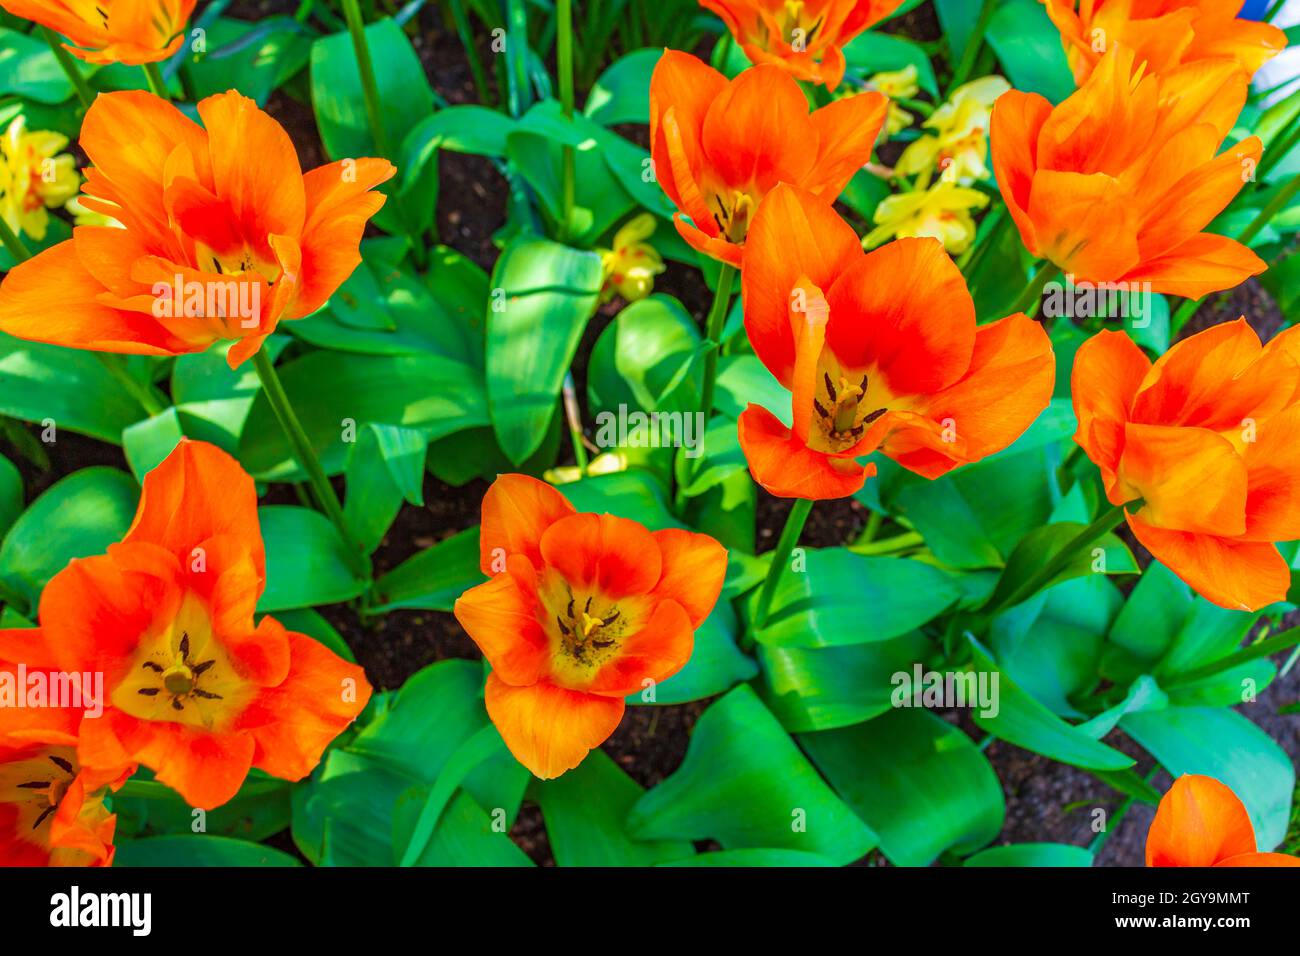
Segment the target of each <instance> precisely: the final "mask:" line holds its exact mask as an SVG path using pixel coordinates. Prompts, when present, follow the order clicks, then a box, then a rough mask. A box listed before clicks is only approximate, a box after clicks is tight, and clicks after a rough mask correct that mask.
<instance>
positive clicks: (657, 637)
mask: <svg viewBox="0 0 1300 956" xmlns="http://www.w3.org/2000/svg"><path fill="white" fill-rule="evenodd" d="M694 647H695V627H694V626H693V625H692V624H691V619H690V617H689V616H688V615H687V613H686V610H685V609H684V608H683V607H682V606H681V605H680V604H678V603H677V602H676V601H669V600H665V601H660V602H659V603H658V604H657V605H655V609H654V610H653V611H652V612H651V614H650V617H649V619H648V620H647V621H646V622H645V623H644V625H642V627H641V628H640V630H638V631H637V632H636V633H634V634H630V635H628V636H627V637H624V638H623V639H622V641H621V642H620V644H619V648H618V655H617V656H616V657H614V658H613V659H612V660H611V661H610V662H609V663H608V664H606V665H605V666H603V667H602V668H601V669H600V670H599V671H598V672H597V673H596V676H595V678H594V679H593V680H592V682H591V683H590V684H589V685H588V686H587V687H586V688H585V689H586V690H587V692H588V693H591V694H599V695H601V696H603V697H618V698H623V697H626V696H627V695H628V694H636V693H640V692H641V691H643V690H645V689H646V688H647V687H650V686H653V685H654V684H656V683H660V682H662V681H665V680H667V679H668V678H670V677H672V676H673V675H674V674H676V673H677V672H678V671H679V670H681V669H682V668H683V667H685V666H686V662H687V661H689V660H690V659H691V651H692V650H693V649H694ZM647 681H649V682H650V683H648V684H647V683H646V682H647Z"/></svg>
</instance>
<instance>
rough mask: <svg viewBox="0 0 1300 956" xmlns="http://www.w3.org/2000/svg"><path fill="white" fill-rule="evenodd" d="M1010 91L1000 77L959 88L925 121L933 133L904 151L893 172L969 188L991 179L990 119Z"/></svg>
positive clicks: (1008, 86)
mask: <svg viewBox="0 0 1300 956" xmlns="http://www.w3.org/2000/svg"><path fill="white" fill-rule="evenodd" d="M1009 89H1011V84H1009V83H1008V82H1007V81H1006V80H1004V79H1003V78H1002V77H1000V76H984V77H980V78H979V79H978V80H972V81H971V82H970V83H965V84H963V85H962V86H959V87H957V89H955V90H954V91H953V93H952V96H950V97H949V98H948V102H947V103H944V104H943V105H942V106H940V107H939V108H938V109H937V110H935V111H934V114H933V115H932V116H931V117H930V118H929V119H928V120H926V121H925V124H924V125H925V128H926V129H927V130H930V131H931V133H930V134H929V135H926V136H922V137H921V138H920V139H918V140H917V141H916V142H914V143H912V144H911V145H910V146H908V147H907V149H905V150H904V151H903V155H902V156H900V157H899V160H898V165H897V166H895V167H894V168H895V169H896V170H897V172H898V173H899V175H902V176H919V175H922V174H924V175H925V176H927V177H929V176H933V175H935V173H936V171H937V172H938V174H939V175H940V176H942V177H943V178H944V179H946V180H948V181H949V182H954V183H959V184H961V185H962V186H969V185H970V184H971V183H973V182H975V181H976V180H981V179H988V178H989V169H988V166H986V165H985V163H984V160H985V158H986V157H987V156H988V145H989V138H988V130H989V119H990V117H991V116H992V112H993V102H994V101H995V100H996V99H997V98H998V97H999V96H1001V95H1002V94H1003V93H1005V92H1006V91H1007V90H1009Z"/></svg>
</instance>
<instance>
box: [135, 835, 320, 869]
mask: <svg viewBox="0 0 1300 956" xmlns="http://www.w3.org/2000/svg"><path fill="white" fill-rule="evenodd" d="M113 865H114V866H127V867H130V866H180V867H189V866H300V865H301V864H300V863H299V862H298V861H297V860H295V859H294V858H293V857H291V856H290V855H289V854H288V853H285V852H284V851H283V850H277V849H275V848H274V847H269V846H267V845H266V844H265V843H250V842H249V841H247V840H236V839H233V838H231V837H225V836H158V837H146V838H145V839H143V840H121V841H119V842H118V844H117V855H116V856H115V857H114V858H113Z"/></svg>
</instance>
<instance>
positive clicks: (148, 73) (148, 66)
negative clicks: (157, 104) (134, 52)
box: [144, 63, 172, 100]
mask: <svg viewBox="0 0 1300 956" xmlns="http://www.w3.org/2000/svg"><path fill="white" fill-rule="evenodd" d="M144 75H145V79H147V80H148V81H149V91H150V92H151V93H153V95H154V96H156V97H158V98H159V99H164V100H170V99H171V98H172V96H171V94H170V93H168V92H167V81H166V80H164V79H163V75H162V70H160V69H158V64H157V63H145V64H144Z"/></svg>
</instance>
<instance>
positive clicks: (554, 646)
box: [455, 475, 727, 778]
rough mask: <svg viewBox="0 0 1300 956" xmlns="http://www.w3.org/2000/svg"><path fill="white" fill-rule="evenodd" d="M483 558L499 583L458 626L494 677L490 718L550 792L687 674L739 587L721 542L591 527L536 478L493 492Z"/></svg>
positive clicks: (608, 519)
mask: <svg viewBox="0 0 1300 956" xmlns="http://www.w3.org/2000/svg"><path fill="white" fill-rule="evenodd" d="M480 547H481V554H480V563H481V566H482V569H483V573H485V574H490V575H492V579H491V580H489V581H487V582H486V583H484V584H480V585H478V586H477V587H474V588H471V589H470V590H468V591H466V592H465V593H464V594H462V595H461V597H460V598H459V599H458V600H457V601H456V607H455V612H456V620H458V621H460V624H461V626H462V627H463V628H465V630H466V631H467V632H468V633H469V636H470V637H471V638H473V639H474V643H476V644H477V645H478V646H479V649H480V650H481V651H482V652H483V655H484V656H485V657H486V658H487V659H488V662H489V663H490V664H491V665H492V673H491V674H490V675H488V680H487V688H486V692H485V696H486V701H487V712H488V716H489V717H491V718H492V722H493V723H494V724H496V727H497V730H498V731H500V733H501V737H502V739H503V740H504V741H505V743H506V746H507V747H509V748H510V752H511V753H513V754H514V755H515V758H516V759H517V760H518V761H519V762H520V763H521V764H523V765H524V766H525V767H527V768H528V769H529V770H531V771H532V772H533V773H534V774H536V775H537V776H538V777H542V778H550V777H558V776H559V775H560V774H562V773H564V772H565V771H566V770H571V769H573V768H574V767H576V766H577V765H578V764H579V763H581V762H582V759H583V758H584V757H585V756H586V755H587V753H588V752H589V751H590V750H591V749H592V748H594V747H598V746H600V744H601V743H602V742H604V740H605V739H606V738H608V737H609V735H610V734H612V733H613V732H614V728H616V727H617V726H618V723H619V721H620V720H621V719H622V717H623V698H624V697H626V696H627V695H628V694H632V693H641V692H642V691H644V690H645V689H646V688H647V687H650V686H653V684H655V683H658V682H660V681H663V680H666V679H667V678H669V677H671V676H672V675H673V674H675V673H677V671H679V670H681V668H682V667H683V666H684V665H685V664H686V662H687V661H688V660H689V659H690V656H691V651H692V649H693V647H694V642H695V630H696V628H698V627H699V626H700V624H702V623H703V621H704V619H705V618H706V617H708V616H709V612H711V611H712V610H713V605H714V604H716V603H717V600H718V594H719V593H720V592H721V590H722V580H723V578H724V577H725V576H726V573H727V552H726V550H725V549H724V548H723V547H722V545H720V544H718V542H716V541H714V540H713V539H712V538H710V537H709V536H708V535H703V534H696V533H694V532H691V531H682V530H678V529H675V528H673V529H668V530H665V531H653V532H652V531H648V530H646V529H645V528H644V527H642V526H641V525H639V524H637V523H636V522H635V521H629V520H627V519H626V518H616V517H614V516H613V515H607V514H606V515H596V514H579V513H577V512H575V511H574V509H573V506H572V505H570V504H569V502H568V501H567V500H566V499H565V497H564V496H563V495H562V494H560V492H558V491H556V490H555V489H554V488H552V487H551V486H550V485H548V484H546V483H544V482H541V481H537V480H536V479H534V478H529V477H527V476H525V475H502V476H500V477H499V478H497V480H496V481H495V482H494V483H493V485H492V487H491V488H489V489H488V492H487V494H486V495H485V496H484V498H483V525H482V530H481V532H480Z"/></svg>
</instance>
